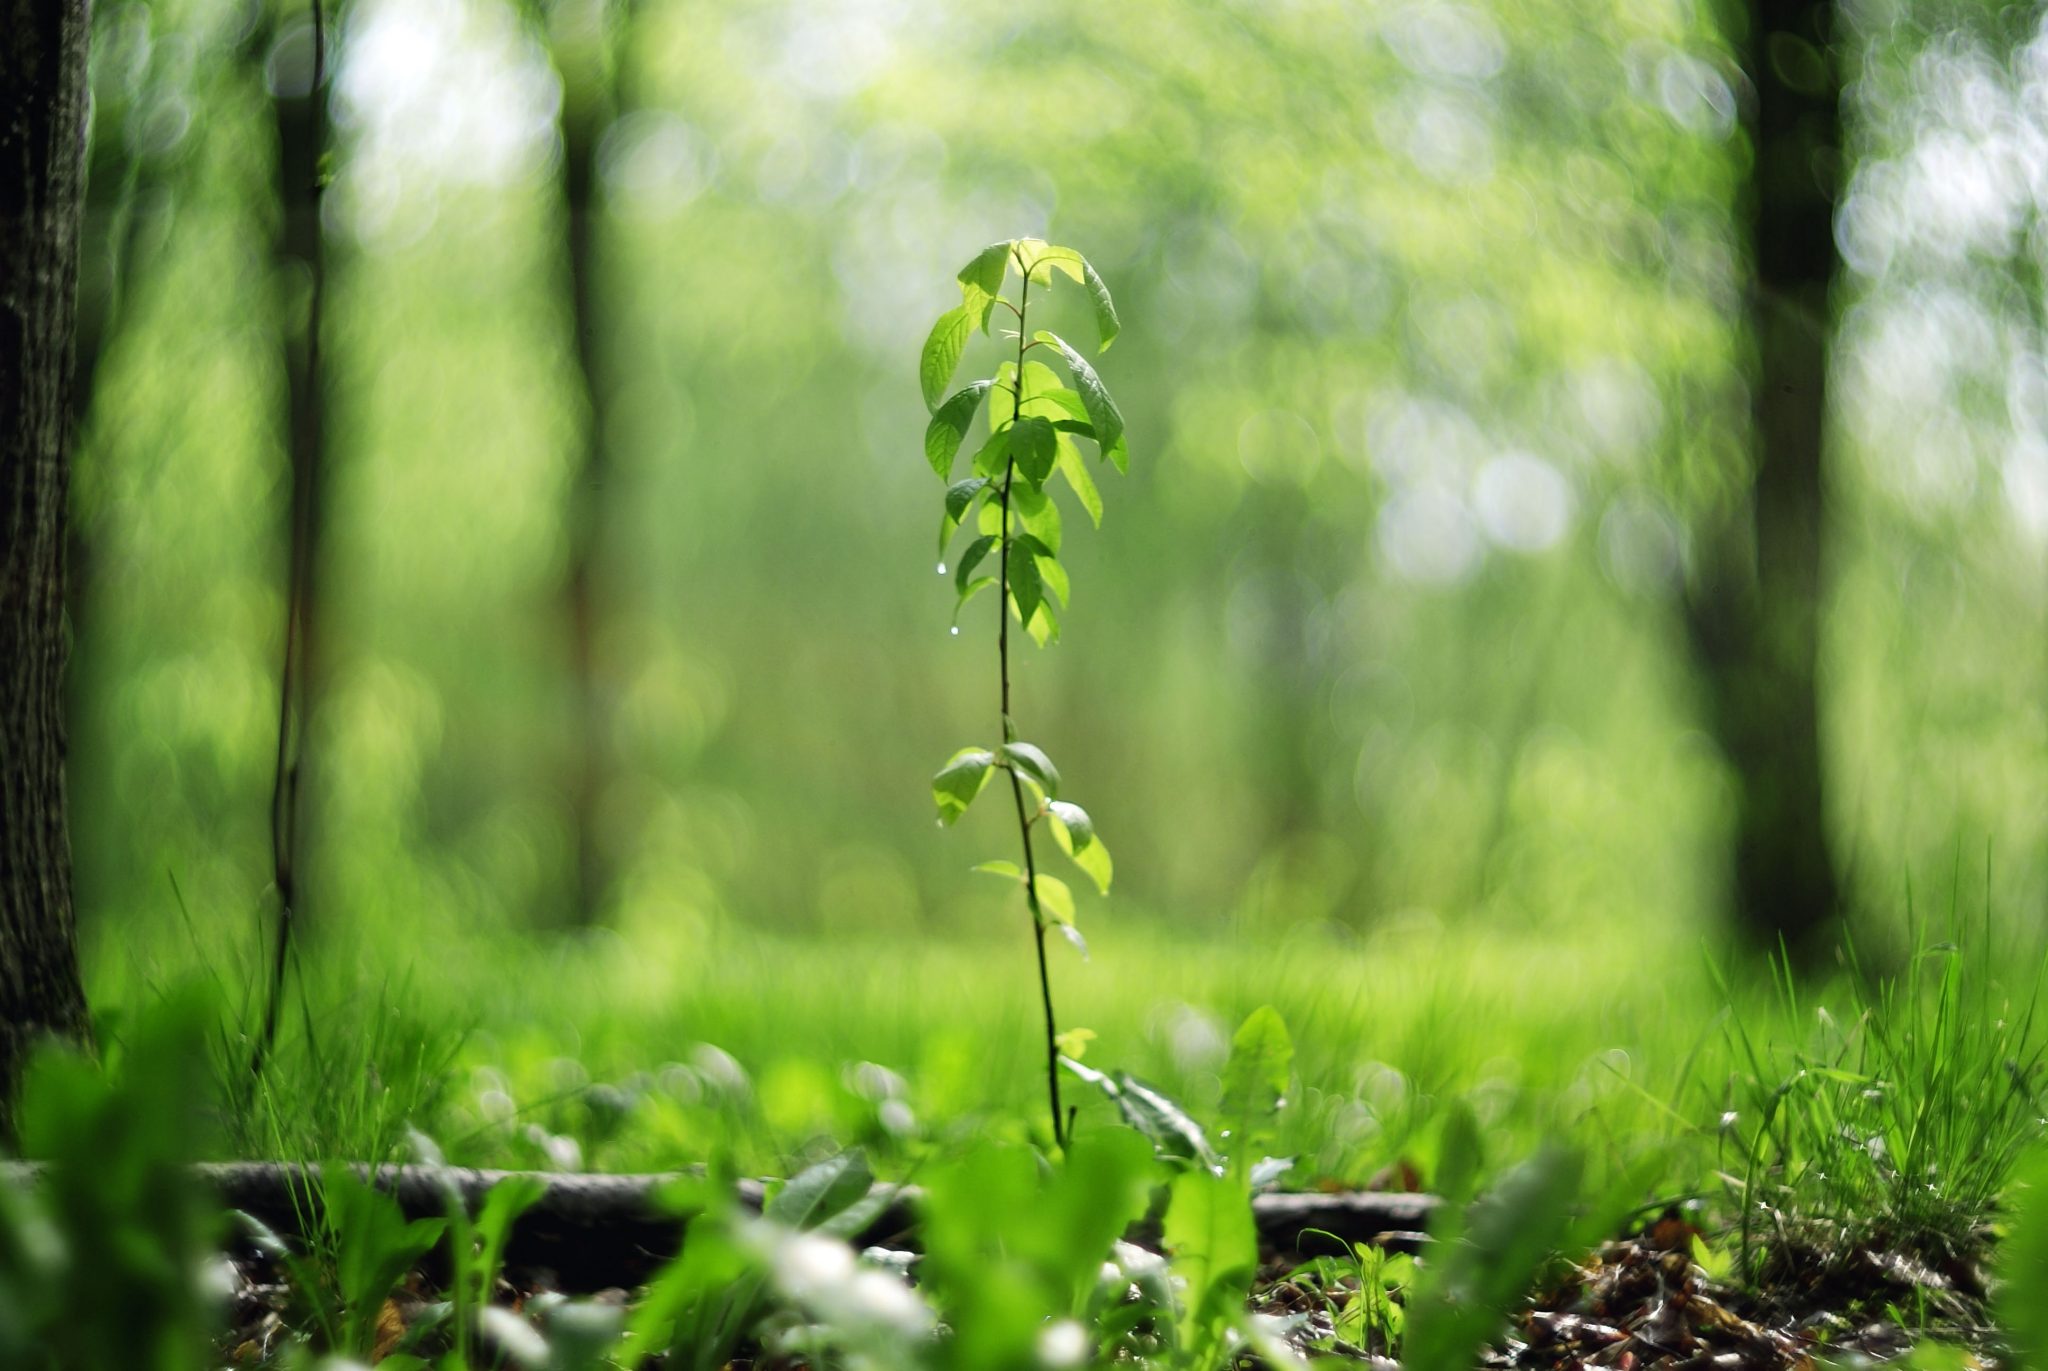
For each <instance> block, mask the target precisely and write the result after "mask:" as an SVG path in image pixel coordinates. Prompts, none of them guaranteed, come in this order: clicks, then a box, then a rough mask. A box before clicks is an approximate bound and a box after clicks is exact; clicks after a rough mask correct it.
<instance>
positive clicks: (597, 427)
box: [554, 3, 614, 924]
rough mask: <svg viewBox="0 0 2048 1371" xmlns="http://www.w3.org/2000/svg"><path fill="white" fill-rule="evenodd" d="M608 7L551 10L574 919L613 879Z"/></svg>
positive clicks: (589, 915)
mask: <svg viewBox="0 0 2048 1371" xmlns="http://www.w3.org/2000/svg"><path fill="white" fill-rule="evenodd" d="M612 8H613V7H612V6H611V5H610V4H606V3H599V4H596V5H591V6H577V7H574V8H573V9H572V10H570V11H569V12H567V13H565V14H558V15H557V16H556V19H557V23H558V25H562V26H564V27H574V28H576V29H578V30H580V31H575V32H564V33H559V34H558V35H557V37H556V40H555V44H554V48H555V65H556V68H557V69H558V70H559V71H560V73H561V76H562V88H563V89H562V198H563V210H564V212H565V214H566V215H567V218H568V223H567V247H568V259H569V260H568V272H569V306H570V327H571V328H572V329H573V330H574V332H575V335H576V340H575V341H576V366H577V375H578V376H579V378H580V379H581V380H582V383H583V397H584V424H583V435H582V437H583V443H582V452H581V457H580V462H579V464H578V465H577V467H576V468H575V469H574V471H573V474H572V476H571V479H570V489H569V512H568V526H569V527H568V533H569V567H568V575H567V577H566V579H565V582H564V586H563V613H564V617H565V619H566V620H567V624H568V630H569V654H570V672H571V676H572V689H573V690H574V692H575V699H574V710H575V714H574V719H575V739H574V748H575V752H574V762H573V763H572V772H571V775H570V778H569V809H570V822H571V823H572V825H573V826H574V828H575V841H576V848H575V854H574V860H575V863H576V870H575V873H574V881H575V889H574V892H573V893H574V899H575V909H574V911H573V914H574V919H575V922H577V923H579V924H588V923H591V922H593V921H594V920H595V919H596V918H597V916H598V914H599V912H600V910H601V909H602V907H603V903H604V899H605V892H606V890H607V889H608V888H609V886H610V883H611V873H610V870H609V862H608V860H607V856H606V852H605V845H604V835H603V831H602V827H603V820H602V814H601V810H602V806H603V800H604V786H605V780H606V777H607V775H608V774H609V771H610V755H611V741H610V740H611V709H610V699H609V694H608V691H607V689H606V686H605V681H604V675H605V673H604V664H603V662H602V661H601V660H600V646H599V643H600V637H601V634H600V629H601V627H602V625H601V618H602V614H601V610H600V607H599V605H600V600H601V598H602V597H601V596H600V595H599V593H598V586H597V582H598V579H599V556H600V549H601V547H602V545H603V534H604V524H605V485H606V482H607V481H608V479H609V477H610V474H611V472H610V467H611V460H610V455H609V452H608V449H607V447H606V434H605V426H606V422H607V409H608V403H607V402H608V399H609V391H608V389H607V387H606V383H605V375H604V358H603V353H602V344H601V343H600V341H599V339H600V336H601V335H602V334H603V332H604V329H605V325H604V310H603V306H602V304H601V303H600V301H599V299H598V290H599V286H598V247H597V228H598V221H599V216H600V213H601V206H600V201H601V194H600V191H599V187H598V178H597V144H598V139H599V138H600V137H601V136H602V135H603V133H604V130H605V128H606V127H607V126H608V125H609V123H610V122H611V119H612V117H613V114H614V110H613V93H612V90H611V85H612V81H611V73H610V71H609V67H610V65H611V63H610V60H609V59H610V56H611V44H610V33H609V29H608V25H609V23H610V22H611V20H612Z"/></svg>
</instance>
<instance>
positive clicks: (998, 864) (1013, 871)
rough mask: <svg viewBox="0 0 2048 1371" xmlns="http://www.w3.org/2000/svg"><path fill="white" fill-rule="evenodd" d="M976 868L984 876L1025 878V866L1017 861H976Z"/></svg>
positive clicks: (1018, 879)
mask: <svg viewBox="0 0 2048 1371" xmlns="http://www.w3.org/2000/svg"><path fill="white" fill-rule="evenodd" d="M974 870H976V871H978V872H980V873H981V874H982V875H984V876H1001V877H1003V878H1004V879H1005V880H1011V881H1022V880H1023V879H1024V870H1023V868H1022V867H1020V866H1018V865H1017V864H1016V863H1015V862H1004V861H995V862H979V863H976V865H975V867H974Z"/></svg>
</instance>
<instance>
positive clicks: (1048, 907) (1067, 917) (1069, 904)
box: [1031, 871, 1074, 924]
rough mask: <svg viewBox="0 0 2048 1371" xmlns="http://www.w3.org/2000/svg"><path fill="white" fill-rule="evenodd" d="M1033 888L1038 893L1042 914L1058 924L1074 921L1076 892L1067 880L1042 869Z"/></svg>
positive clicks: (1039, 907) (1034, 881)
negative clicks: (1048, 873) (1050, 874)
mask: <svg viewBox="0 0 2048 1371" xmlns="http://www.w3.org/2000/svg"><path fill="white" fill-rule="evenodd" d="M1031 888H1032V890H1034V891H1036V892H1037V894H1038V909H1039V912H1040V913H1041V914H1044V915H1045V916H1046V917H1047V918H1049V919H1051V920H1052V921H1053V922H1054V923H1058V924H1071V923H1073V922H1074V892H1073V890H1072V889H1071V888H1070V887H1069V886H1068V885H1067V883H1066V882H1065V881H1063V880H1061V879H1060V878H1059V877H1057V876H1048V875H1046V874H1045V873H1044V872H1043V871H1041V872H1039V873H1038V876H1037V878H1036V879H1034V880H1033V881H1032V882H1031Z"/></svg>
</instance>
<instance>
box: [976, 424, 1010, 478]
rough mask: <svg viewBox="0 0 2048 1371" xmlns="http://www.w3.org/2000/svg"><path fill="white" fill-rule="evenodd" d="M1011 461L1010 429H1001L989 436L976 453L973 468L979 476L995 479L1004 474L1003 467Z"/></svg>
mask: <svg viewBox="0 0 2048 1371" xmlns="http://www.w3.org/2000/svg"><path fill="white" fill-rule="evenodd" d="M1009 462H1010V431H1009V430H1008V429H999V430H997V431H996V432H994V433H991V434H990V435H989V436H988V441H987V442H985V443H983V444H982V445H981V447H980V448H979V449H978V450H977V451H976V452H975V454H974V461H973V463H972V468H973V471H974V473H975V474H976V475H977V476H980V477H981V478H982V479H984V480H989V481H993V480H995V479H996V478H997V477H999V476H1001V475H1002V474H1003V468H1004V467H1006V466H1008V465H1009Z"/></svg>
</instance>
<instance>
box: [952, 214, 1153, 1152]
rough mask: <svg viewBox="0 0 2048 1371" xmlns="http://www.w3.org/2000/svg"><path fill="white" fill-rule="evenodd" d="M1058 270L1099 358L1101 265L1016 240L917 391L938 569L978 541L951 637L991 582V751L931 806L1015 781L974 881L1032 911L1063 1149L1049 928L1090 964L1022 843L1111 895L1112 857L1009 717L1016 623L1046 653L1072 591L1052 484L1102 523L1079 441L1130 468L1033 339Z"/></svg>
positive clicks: (1052, 352) (969, 299) (1048, 341)
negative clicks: (997, 725) (966, 365)
mask: <svg viewBox="0 0 2048 1371" xmlns="http://www.w3.org/2000/svg"><path fill="white" fill-rule="evenodd" d="M1013 270H1014V271H1015V272H1016V274H1017V279H1018V285H1017V298H1016V300H1015V301H1014V302H1012V301H1011V300H1010V299H1009V298H1008V297H1006V296H1005V295H1004V294H1003V287H1004V284H1005V282H1006V281H1007V280H1008V279H1009V276H1010V273H1011V272H1012V271H1013ZM1055 273H1064V274H1065V275H1066V276H1067V277H1068V278H1069V279H1071V280H1072V281H1074V282H1075V283H1076V284H1078V285H1080V286H1083V287H1085V288H1086V290H1087V291H1088V295H1089V298H1090V300H1091V301H1092V302H1093V304H1094V307H1095V328H1096V333H1097V335H1098V338H1099V340H1100V349H1099V350H1106V349H1107V348H1108V347H1109V345H1110V344H1111V343H1112V342H1114V341H1115V340H1116V335H1117V330H1118V328H1119V327H1120V325H1119V323H1118V321H1117V315H1116V306H1115V305H1114V304H1112V303H1111V301H1110V298H1109V288H1108V287H1107V286H1105V285H1104V284H1103V283H1102V278H1101V277H1100V276H1098V275H1096V272H1095V268H1094V267H1092V266H1090V265H1089V264H1088V260H1087V259H1086V258H1084V257H1083V256H1081V254H1080V253H1078V252H1075V251H1074V250H1073V249H1072V248H1061V247H1053V246H1051V245H1049V244H1047V243H1044V242H1042V241H1040V240H1039V239H1036V238H1018V239H1013V240H1011V241H1009V242H1005V243H991V244H990V245H989V246H988V247H985V248H983V249H982V250H981V251H980V252H979V253H977V254H975V257H974V260H973V261H971V262H969V263H968V264H967V266H966V267H965V268H964V269H962V271H961V272H960V304H959V306H958V307H957V308H954V309H950V310H947V311H946V312H945V313H944V314H942V315H940V316H939V320H938V322H937V323H936V324H934V325H933V326H932V331H931V336H930V337H929V338H928V339H926V340H925V345H924V355H923V357H922V359H921V361H920V363H919V367H918V379H919V381H920V382H921V383H922V385H923V388H924V402H925V407H926V408H927V409H929V410H930V411H931V416H932V417H931V422H930V423H929V424H928V425H927V426H926V428H925V431H924V454H925V458H926V460H928V461H929V462H930V463H931V466H932V470H933V471H934V472H936V473H937V474H938V477H939V479H940V480H942V481H945V482H947V483H948V484H947V486H946V496H945V513H944V516H943V517H942V518H941V519H940V522H939V561H940V564H941V565H944V564H945V562H946V550H947V548H948V547H949V546H950V545H951V544H952V542H953V539H954V536H955V535H956V534H957V533H958V532H959V530H960V527H961V525H963V524H965V523H967V522H969V520H970V517H971V519H972V522H973V526H974V531H975V537H974V538H973V539H972V540H971V541H970V542H969V543H968V544H967V547H966V549H965V550H964V551H963V552H962V553H961V554H960V557H959V559H958V561H956V562H954V563H953V584H954V588H955V590H956V592H957V596H958V598H957V599H956V601H955V603H954V609H953V620H954V627H953V631H954V632H955V633H956V634H957V633H958V632H959V619H960V613H961V611H962V610H963V609H965V608H966V606H967V604H968V602H969V601H970V600H972V599H973V598H974V597H975V596H976V595H978V594H979V593H980V592H981V591H983V590H985V589H987V588H988V587H990V586H994V587H995V588H996V658H997V669H998V674H999V680H1000V683H1001V697H1002V698H1001V703H1002V725H1003V733H1002V741H1001V743H1000V744H999V745H998V746H996V747H993V748H989V747H965V748H962V749H960V750H959V751H958V752H956V753H954V754H953V755H952V757H950V758H949V759H947V761H946V764H945V765H944V766H942V767H940V768H939V771H938V774H937V775H936V776H934V777H932V799H933V800H934V801H935V802H936V803H937V805H938V809H939V821H940V822H941V823H944V824H950V823H952V822H954V821H955V820H956V819H958V818H959V817H960V816H961V815H962V814H964V813H966V812H967V807H968V806H969V805H971V804H972V803H974V799H975V797H976V796H977V795H979V794H980V793H981V790H982V787H983V786H985V785H987V784H988V780H989V777H990V776H991V775H992V774H993V773H994V772H997V771H1001V772H1004V773H1006V774H1007V775H1008V776H1009V779H1010V797H1011V800H1012V801H1013V802H1014V804H1015V807H1016V811H1017V836H1018V841H1019V844H1020V845H1021V847H1022V849H1023V857H1024V865H1023V866H1022V868H1019V867H1018V866H1017V865H1016V864H1015V863H1014V862H984V863H982V864H981V865H980V866H978V867H976V868H975V869H976V870H977V871H985V872H988V873H989V874H991V875H994V876H998V877H1001V878H1003V879H1005V880H1012V881H1015V882H1017V884H1018V885H1019V886H1020V887H1021V888H1022V890H1023V893H1024V903H1025V905H1026V907H1027V908H1028V909H1029V910H1030V911H1031V927H1032V932H1033V934H1034V936H1035V938H1036V941H1037V947H1038V988H1039V993H1040V998H1041V1000H1042V1001H1043V1003H1044V1006H1045V1077H1046V1091H1047V1094H1048V1096H1049V1102H1050V1105H1051V1108H1052V1134H1053V1143H1054V1145H1055V1146H1057V1147H1060V1148H1062V1149H1064V1148H1065V1146H1066V1142H1067V1122H1068V1121H1067V1119H1066V1117H1065V1115H1064V1114H1063V1113H1062V1112H1061V1109H1060V1071H1059V1059H1060V1055H1061V1052H1062V1050H1063V1048H1064V1049H1066V1050H1072V1051H1074V1053H1075V1055H1078V1048H1079V1045H1080V1042H1081V1041H1082V1040H1081V1039H1080V1038H1079V1037H1078V1036H1076V1035H1071V1034H1070V1035H1062V1034H1061V1033H1060V1031H1059V1029H1058V1025H1057V1023H1056V1021H1055V1019H1054V1016H1053V1008H1052V978H1051V976H1050V974H1049V973H1048V972H1047V970H1046V961H1045V934H1046V930H1047V928H1048V927H1053V928H1057V929H1059V931H1060V932H1061V933H1062V934H1064V935H1065V936H1066V937H1067V938H1068V939H1069V940H1070V941H1071V942H1073V944H1074V945H1075V946H1076V947H1079V948H1081V949H1082V951H1083V952H1084V954H1085V952H1086V950H1087V945H1086V943H1084V942H1083V941H1082V938H1081V935H1080V933H1079V932H1078V931H1077V930H1076V929H1075V927H1074V895H1073V892H1072V891H1071V890H1070V889H1069V888H1068V887H1067V884H1066V883H1065V882H1064V881H1062V880H1060V879H1059V878H1057V877H1055V876H1048V875H1044V874H1042V873H1041V872H1040V871H1039V869H1038V862H1037V858H1036V856H1035V854H1034V852H1033V850H1032V845H1031V831H1032V829H1033V827H1034V826H1035V825H1036V824H1037V823H1038V821H1039V820H1041V819H1043V820H1044V821H1045V822H1046V824H1047V826H1048V827H1050V828H1051V830H1052V835H1053V841H1054V842H1055V843H1057V844H1058V845H1059V848H1060V850H1061V851H1062V852H1064V853H1066V854H1067V856H1068V857H1070V858H1072V859H1073V862H1074V864H1075V865H1076V866H1078V867H1080V868H1081V870H1082V871H1083V872H1085V873H1086V874H1087V875H1088V877H1089V879H1091V880H1092V881H1094V882H1095V885H1096V888H1097V889H1098V890H1100V891H1102V892H1103V893H1104V894H1107V893H1108V891H1109V880H1110V873H1111V865H1110V859H1109V849H1108V848H1107V847H1105V846H1104V845H1103V842H1102V839H1101V838H1100V837H1098V836H1097V835H1096V832H1095V824H1094V821H1093V820H1092V819H1090V818H1089V817H1088V812H1087V811H1086V810H1084V809H1082V808H1081V807H1080V806H1079V805H1077V804H1074V803H1072V802H1071V801H1068V800H1063V799H1061V798H1060V793H1059V792H1060V773H1059V769H1058V768H1057V767H1055V766H1054V765H1053V762H1052V759H1051V758H1050V757H1048V756H1047V755H1046V754H1045V752H1044V751H1043V750H1042V749H1040V748H1039V747H1037V746H1036V745H1035V744H1032V743H1029V742H1025V741H1023V740H1021V739H1020V738H1019V737H1018V735H1017V724H1016V720H1015V718H1014V717H1013V716H1012V715H1011V713H1010V620H1011V618H1012V617H1013V616H1014V617H1015V619H1016V621H1017V623H1018V624H1019V625H1021V626H1022V627H1023V629H1024V631H1025V632H1027V633H1029V634H1030V635H1031V637H1032V640H1033V641H1035V642H1036V643H1038V644H1039V645H1040V646H1041V647H1042V646H1044V645H1045V644H1046V643H1047V642H1049V641H1051V640H1052V639H1054V638H1057V637H1058V636H1059V631H1060V627H1059V614H1060V613H1062V612H1064V611H1065V609H1066V607H1067V599H1068V582H1067V573H1066V569H1065V568H1064V567H1062V566H1061V565H1060V560H1059V552H1060V511H1059V506H1058V505H1056V504H1055V503H1054V502H1053V499H1052V495H1051V492H1050V491H1049V489H1048V486H1049V484H1050V482H1051V481H1052V478H1053V476H1054V475H1055V474H1057V475H1058V476H1059V477H1060V478H1061V479H1063V480H1065V481H1066V483H1067V487H1068V489H1069V490H1070V491H1072V493H1073V495H1074V498H1075V499H1076V500H1078V501H1079V502H1080V505H1081V508H1082V509H1084V510H1086V511H1087V513H1088V518H1089V520H1090V521H1091V522H1092V523H1095V524H1098V525H1099V524H1100V523H1101V522H1102V497H1101V495H1100V494H1099V493H1098V492H1097V491H1096V488H1095V479H1094V477H1093V476H1091V475H1090V474H1089V472H1088V467H1087V464H1086V463H1085V462H1083V461H1082V457H1081V449H1080V448H1079V447H1078V446H1077V445H1076V442H1075V440H1076V439H1086V440H1087V441H1089V442H1092V443H1093V444H1095V448H1096V455H1097V457H1098V459H1103V460H1107V461H1109V462H1110V463H1112V464H1113V465H1114V466H1115V467H1116V469H1117V470H1118V471H1123V470H1126V469H1127V467H1128V465H1129V461H1130V454H1129V451H1128V449H1127V448H1126V447H1125V445H1124V420H1123V415H1122V414H1120V413H1118V411H1117V407H1116V401H1114V400H1112V399H1111V398H1110V395H1109V392H1108V390H1106V389H1104V387H1103V384H1102V380H1101V378H1100V377H1098V376H1097V375H1096V374H1095V368H1093V367H1092V366H1090V365H1089V364H1088V360H1087V359H1086V358H1085V357H1083V356H1082V355H1081V353H1080V351H1079V350H1078V349H1076V348H1075V347H1073V346H1072V345H1071V344H1069V343H1068V342H1067V341H1066V340H1065V339H1063V338H1061V337H1059V336H1058V335H1057V334H1053V333H1047V332H1045V331H1043V330H1040V331H1039V332H1037V333H1033V332H1032V331H1031V328H1030V311H1031V303H1032V301H1031V292H1032V288H1033V287H1034V286H1035V287H1038V288H1040V289H1041V290H1045V289H1049V288H1050V287H1051V285H1052V282H1053V277H1054V274H1055ZM998 309H1001V310H1003V311H1005V312H1007V313H1008V314H1009V315H1010V316H1012V321H1013V322H1014V323H1015V324H1016V329H1015V336H1016V340H1017V352H1016V356H1015V357H1014V358H1013V359H1005V360H1004V361H1003V362H1002V364H1001V365H1000V366H998V367H997V368H996V373H995V375H994V376H993V377H990V378H988V379H986V380H980V381H975V382H973V383H972V384H969V385H966V386H963V387H961V388H960V389H959V390H956V391H954V392H953V393H952V394H950V395H948V394H947V393H946V391H947V388H948V387H949V386H951V385H952V383H953V372H954V370H955V368H957V367H958V366H959V364H960V354H961V353H962V352H963V351H965V349H966V346H967V339H968V336H969V335H970V334H971V333H972V332H973V331H974V330H975V329H977V328H979V329H980V330H981V331H982V332H983V333H988V332H989V330H990V323H991V321H992V319H993V317H994V315H995V312H996V311H997V310H998ZM1005 336H1008V331H1007V330H1006V331H1005ZM1041 349H1042V350H1043V351H1044V352H1045V353H1046V354H1047V355H1048V356H1057V357H1058V358H1059V360H1060V361H1061V362H1062V363H1064V364H1065V367H1066V369H1067V372H1068V374H1069V376H1070V377H1071V378H1072V380H1073V384H1072V385H1071V386H1069V385H1066V384H1064V383H1063V382H1062V381H1061V379H1060V377H1059V374H1058V373H1057V372H1055V371H1054V370H1053V368H1052V367H1050V366H1047V365H1046V364H1045V363H1044V362H1042V361H1039V360H1037V359H1035V358H1033V357H1032V356H1031V353H1033V352H1035V351H1039V350H1041ZM984 401H986V402H987V408H988V429H989V436H988V440H987V441H986V442H985V443H983V444H982V445H981V447H980V449H979V450H977V451H976V452H975V454H974V457H973V459H972V461H971V463H970V468H971V470H970V471H969V473H968V474H967V475H966V476H964V477H963V478H962V479H960V480H957V481H956V480H954V479H953V464H954V462H955V461H956V459H957V458H958V457H959V453H960V447H961V444H962V442H963V441H964V440H965V439H966V437H967V430H968V426H969V425H970V424H971V423H972V422H973V419H974V415H975V412H976V411H977V410H979V409H981V408H982V404H983V402H984ZM984 568H992V569H989V570H985V569H984Z"/></svg>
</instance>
